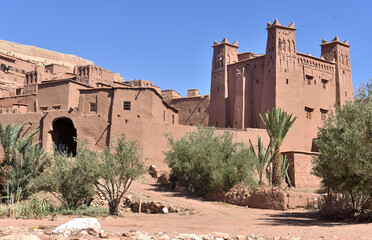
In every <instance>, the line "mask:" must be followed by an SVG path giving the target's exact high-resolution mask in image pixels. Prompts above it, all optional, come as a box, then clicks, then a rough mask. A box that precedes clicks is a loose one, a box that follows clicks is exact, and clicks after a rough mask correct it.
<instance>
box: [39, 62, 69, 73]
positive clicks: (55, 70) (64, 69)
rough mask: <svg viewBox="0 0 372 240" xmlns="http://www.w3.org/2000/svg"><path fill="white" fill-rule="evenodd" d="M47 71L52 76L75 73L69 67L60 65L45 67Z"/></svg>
mask: <svg viewBox="0 0 372 240" xmlns="http://www.w3.org/2000/svg"><path fill="white" fill-rule="evenodd" d="M45 71H49V72H50V73H52V74H56V73H73V71H72V70H71V69H69V68H68V67H65V66H62V65H58V64H50V65H47V66H45Z"/></svg>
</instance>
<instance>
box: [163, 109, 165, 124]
mask: <svg viewBox="0 0 372 240" xmlns="http://www.w3.org/2000/svg"><path fill="white" fill-rule="evenodd" d="M163 120H164V122H165V111H164V114H163Z"/></svg>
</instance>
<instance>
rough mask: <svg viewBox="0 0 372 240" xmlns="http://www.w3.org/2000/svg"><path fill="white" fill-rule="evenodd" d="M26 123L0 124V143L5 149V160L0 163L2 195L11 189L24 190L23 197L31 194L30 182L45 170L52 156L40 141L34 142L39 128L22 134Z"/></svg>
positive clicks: (0, 192) (0, 189)
mask: <svg viewBox="0 0 372 240" xmlns="http://www.w3.org/2000/svg"><path fill="white" fill-rule="evenodd" d="M24 126H25V124H22V125H18V124H7V125H6V126H5V127H4V126H3V125H2V124H0V144H1V146H2V148H3V149H4V160H3V162H2V163H1V164H0V195H2V196H4V195H6V194H9V193H7V192H6V185H7V184H8V185H9V190H10V191H11V192H12V193H15V192H16V191H18V190H21V191H22V192H23V196H22V197H27V196H29V195H30V194H31V192H30V190H29V183H30V181H31V180H32V179H33V178H36V177H37V176H38V175H39V174H40V172H42V171H43V170H44V168H45V167H46V166H47V164H48V163H49V161H50V157H49V155H48V154H47V153H45V151H44V149H42V148H40V146H39V144H38V143H33V142H34V139H35V137H36V134H37V133H38V130H35V131H32V132H31V133H30V134H28V135H27V136H21V135H22V132H23V129H24Z"/></svg>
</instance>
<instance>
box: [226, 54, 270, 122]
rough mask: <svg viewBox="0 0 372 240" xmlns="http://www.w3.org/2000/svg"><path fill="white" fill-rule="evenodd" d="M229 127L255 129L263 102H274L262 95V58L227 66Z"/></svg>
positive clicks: (261, 112)
mask: <svg viewBox="0 0 372 240" xmlns="http://www.w3.org/2000/svg"><path fill="white" fill-rule="evenodd" d="M228 73H229V74H228V84H229V85H228V86H229V98H228V99H229V111H228V112H229V126H230V127H232V128H256V127H259V126H260V121H261V120H260V118H259V114H263V113H264V111H262V110H261V107H262V102H263V101H265V102H266V101H267V102H270V101H272V102H273V101H274V98H273V96H271V97H270V96H268V95H264V94H262V91H263V83H264V57H258V58H254V59H250V60H246V61H242V62H238V63H235V64H231V65H229V66H228Z"/></svg>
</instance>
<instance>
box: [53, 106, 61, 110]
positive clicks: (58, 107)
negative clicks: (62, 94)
mask: <svg viewBox="0 0 372 240" xmlns="http://www.w3.org/2000/svg"><path fill="white" fill-rule="evenodd" d="M53 110H56V111H59V110H61V105H56V106H53Z"/></svg>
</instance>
